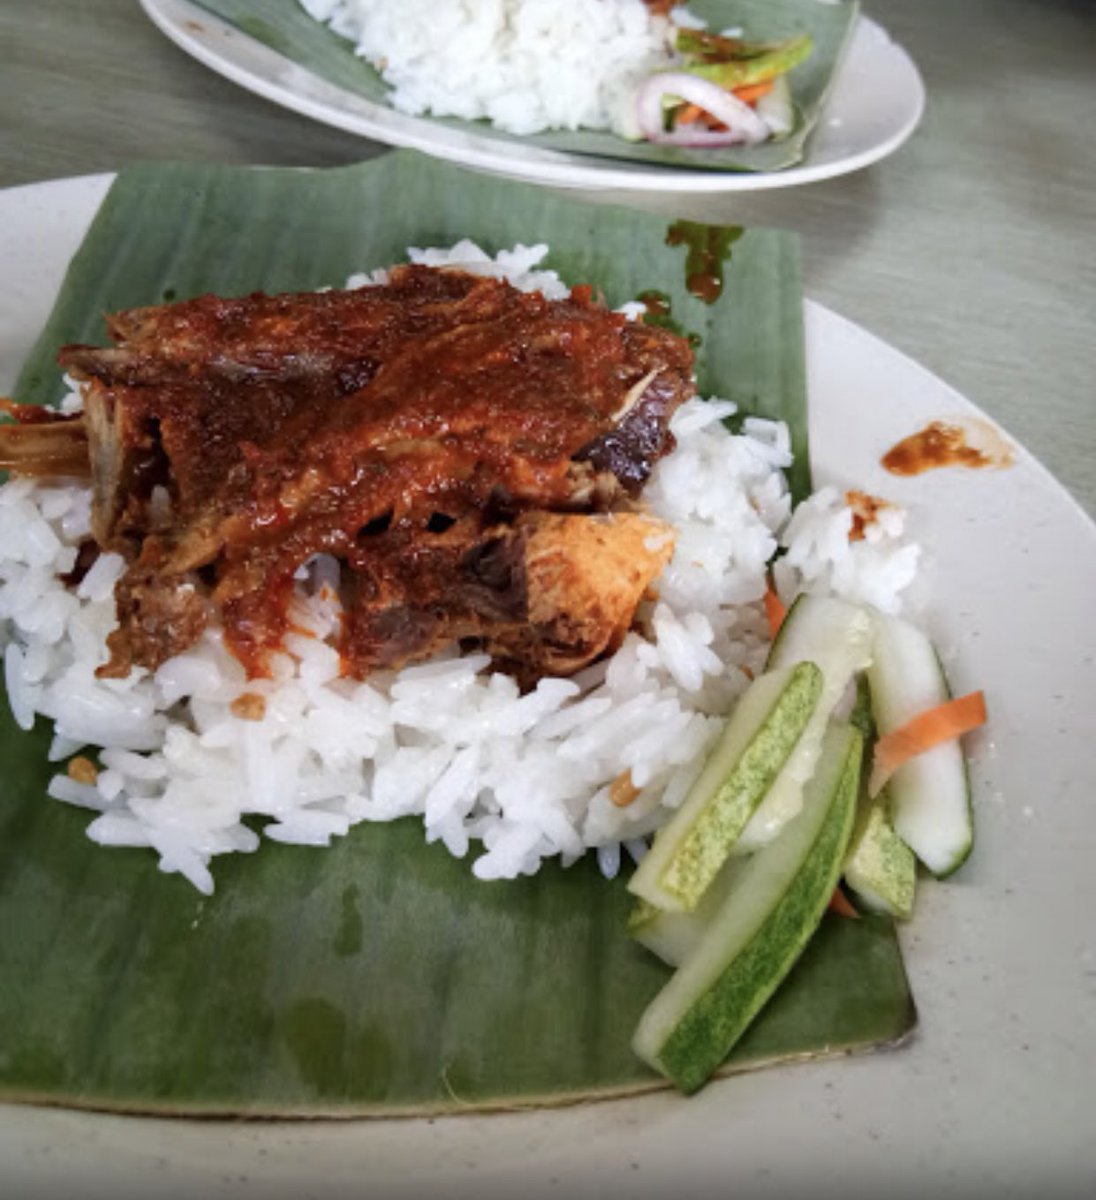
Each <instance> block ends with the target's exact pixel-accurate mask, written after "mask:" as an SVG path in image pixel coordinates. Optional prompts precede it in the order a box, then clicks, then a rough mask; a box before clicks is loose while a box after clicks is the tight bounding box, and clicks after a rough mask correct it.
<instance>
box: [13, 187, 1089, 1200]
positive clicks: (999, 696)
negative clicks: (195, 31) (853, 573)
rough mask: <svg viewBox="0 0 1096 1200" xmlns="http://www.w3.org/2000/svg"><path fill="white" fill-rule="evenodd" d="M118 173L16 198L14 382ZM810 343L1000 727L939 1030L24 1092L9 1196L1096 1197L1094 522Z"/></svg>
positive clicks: (836, 428)
mask: <svg viewBox="0 0 1096 1200" xmlns="http://www.w3.org/2000/svg"><path fill="white" fill-rule="evenodd" d="M108 182H109V181H108V179H107V178H106V177H103V176H98V177H93V178H84V179H75V180H67V181H60V182H57V183H52V184H45V185H38V186H31V187H26V188H20V189H15V190H12V191H8V192H0V261H3V263H4V264H5V270H4V287H3V288H2V289H0V386H9V385H10V382H11V380H12V378H13V376H14V373H15V370H16V368H17V366H18V363H19V360H20V359H21V358H22V356H23V355H24V353H25V351H26V349H27V347H28V346H29V345H30V343H31V341H32V339H33V337H34V335H35V333H36V332H37V330H38V328H39V327H40V325H41V323H42V321H43V319H44V317H45V315H46V313H47V311H48V309H49V306H50V304H51V303H52V299H53V296H54V294H55V292H56V290H57V288H58V286H59V284H60V281H61V276H62V274H63V270H64V265H65V262H66V261H67V258H68V256H69V255H70V254H71V252H72V251H73V250H74V249H75V247H76V246H77V244H78V242H79V240H80V238H81V236H82V234H83V232H84V230H85V228H86V226H87V224H88V221H89V220H90V218H91V216H92V214H93V213H94V211H95V208H96V205H97V204H98V202H99V200H100V199H101V197H102V195H103V193H104V191H105V189H106V187H107V184H108ZM807 353H808V363H809V371H810V404H811V433H812V438H813V448H814V455H815V469H816V476H817V478H818V481H819V482H831V481H832V482H835V483H838V484H840V485H842V486H850V485H856V486H859V487H863V488H866V489H867V490H869V491H875V492H878V493H881V494H884V495H887V496H890V497H891V498H892V499H895V500H898V501H901V502H902V503H904V504H906V505H908V507H909V511H910V513H911V517H912V522H913V525H914V526H915V528H916V531H917V533H918V534H919V536H920V537H921V539H922V540H923V543H924V546H925V548H926V558H927V562H926V569H927V571H928V575H929V578H930V581H931V587H932V591H931V606H930V612H931V624H932V626H933V630H934V632H935V633H936V634H937V636H938V637H939V638H940V640H941V642H942V643H943V644H945V645H946V646H947V647H948V648H949V657H950V661H951V671H952V676H953V682H954V684H955V686H956V688H958V689H961V690H966V689H968V688H972V687H982V688H984V689H985V691H986V695H987V697H988V702H989V710H990V722H991V723H990V727H989V731H988V736H982V737H976V738H975V739H974V742H973V747H974V753H973V767H974V784H975V788H976V796H977V799H978V803H977V822H978V842H977V845H976V848H975V853H974V856H973V857H972V859H971V860H970V861H969V862H968V863H967V864H966V866H964V868H963V869H962V871H961V872H960V873H959V875H958V877H957V878H955V879H954V880H953V881H951V882H948V883H925V884H924V885H923V886H922V888H921V892H920V896H919V899H918V909H917V912H916V914H915V918H914V920H913V922H912V923H911V924H910V926H909V927H908V928H907V929H906V930H904V931H903V938H902V941H903V945H904V948H905V951H906V956H907V964H908V969H909V974H910V978H911V981H912V987H913V992H914V996H915V999H916V1001H917V1004H918V1008H919V1010H920V1017H921V1023H920V1027H919V1030H918V1032H917V1034H916V1036H915V1037H914V1038H913V1040H912V1041H911V1042H910V1043H908V1044H907V1045H906V1046H904V1047H902V1048H901V1049H897V1050H893V1051H889V1052H885V1053H879V1054H873V1055H865V1056H862V1057H857V1058H850V1059H844V1060H832V1061H824V1062H812V1063H804V1064H801V1065H795V1066H785V1067H779V1068H774V1069H770V1070H766V1071H761V1072H758V1073H756V1074H752V1075H744V1076H739V1077H736V1078H733V1079H730V1080H727V1081H724V1082H720V1083H716V1084H713V1085H711V1086H709V1087H708V1088H707V1089H705V1090H704V1091H703V1092H701V1093H700V1094H699V1095H698V1096H696V1097H694V1098H693V1099H691V1100H684V1099H681V1098H680V1097H678V1096H675V1095H672V1094H669V1093H666V1094H659V1095H655V1096H650V1097H645V1098H642V1099H638V1100H632V1101H620V1102H612V1103H603V1104H595V1105H584V1106H579V1107H576V1108H573V1109H566V1110H560V1111H554V1112H545V1111H541V1112H534V1113H529V1114H520V1115H518V1114H515V1115H511V1116H478V1117H451V1118H443V1119H438V1120H435V1121H416V1120H402V1121H401V1120H383V1121H346V1122H322V1121H320V1122H301V1123H296V1124H289V1123H278V1122H263V1123H227V1122H216V1121H186V1120H179V1121H167V1120H159V1119H149V1118H124V1117H112V1116H105V1115H96V1114H81V1113H76V1112H68V1111H64V1110H58V1109H36V1108H32V1107H21V1106H0V1163H3V1169H2V1178H3V1183H4V1184H5V1185H6V1186H5V1187H3V1188H0V1191H2V1192H3V1194H4V1195H10V1196H12V1197H16V1196H18V1197H21V1198H28V1200H30V1198H34V1197H43V1198H45V1197H55V1196H59V1195H64V1196H66V1197H67V1198H69V1200H81V1198H89V1197H102V1198H103V1200H107V1198H109V1200H131V1198H132V1200H138V1198H140V1200H151V1198H155V1197H164V1198H170V1200H178V1198H180V1197H188V1196H195V1197H198V1196H200V1197H203V1198H207V1200H215V1198H218V1197H239V1196H240V1195H241V1194H250V1195H252V1196H262V1197H263V1198H264V1200H266V1198H277V1197H287V1198H288V1197H299V1196H302V1195H310V1196H317V1197H331V1196H355V1197H357V1196H362V1195H378V1196H383V1197H386V1198H387V1197H399V1196H412V1195H447V1196H468V1197H473V1196H474V1197H479V1198H480V1200H483V1198H486V1197H493V1196H513V1195H521V1196H523V1197H525V1198H527V1200H533V1198H537V1197H542V1196H543V1197H561V1196H576V1195H577V1196H582V1197H585V1196H587V1195H593V1194H595V1189H599V1190H600V1193H601V1194H604V1195H616V1194H618V1193H619V1194H621V1195H627V1196H629V1197H656V1196H663V1195H669V1194H677V1195H681V1196H682V1197H693V1196H707V1195H715V1194H717V1193H718V1194H724V1195H729V1194H741V1195H747V1196H749V1197H755V1196H774V1197H777V1196H778V1197H786V1196H788V1195H796V1194H803V1195H809V1196H811V1197H812V1198H813V1197H818V1196H822V1197H829V1196H832V1195H836V1194H838V1192H839V1191H842V1192H844V1193H846V1194H850V1195H852V1196H861V1195H879V1196H881V1195H886V1196H888V1198H895V1200H897V1198H900V1197H905V1196H924V1195H932V1196H933V1197H934V1200H935V1198H939V1197H946V1196H969V1195H974V1196H983V1195H994V1196H995V1197H999V1198H1000V1197H1007V1196H1024V1197H1027V1196H1030V1195H1035V1194H1039V1195H1045V1196H1047V1197H1058V1196H1062V1197H1066V1196H1070V1197H1072V1196H1080V1195H1084V1194H1091V1192H1090V1190H1089V1189H1087V1188H1086V1187H1085V1186H1084V1185H1085V1182H1086V1179H1087V1182H1088V1183H1089V1184H1091V1182H1092V1178H1093V1168H1094V1166H1096V1151H1094V1149H1093V1146H1094V1136H1093V1135H1094V1134H1096V1121H1094V1115H1093V1114H1094V1111H1096V1109H1094V1106H1093V1100H1092V1065H1093V1063H1094V1062H1096V955H1094V945H1093V924H1092V921H1093V913H1094V912H1096V871H1094V870H1093V862H1094V861H1096V807H1094V805H1093V799H1092V784H1093V769H1092V768H1093V761H1094V759H1093V750H1092V746H1093V743H1094V742H1096V716H1094V714H1096V669H1094V662H1093V637H1092V617H1091V597H1092V596H1093V595H1094V594H1096V526H1094V525H1093V524H1092V522H1091V521H1089V519H1088V518H1087V517H1086V516H1085V515H1084V514H1083V512H1082V511H1081V509H1080V508H1079V507H1078V506H1077V505H1076V504H1075V503H1074V502H1073V501H1072V500H1071V499H1070V498H1069V497H1068V495H1067V494H1066V492H1065V491H1064V490H1063V489H1062V488H1061V487H1060V486H1059V485H1058V484H1057V483H1056V482H1055V481H1054V480H1053V479H1052V478H1051V477H1050V475H1049V474H1047V472H1046V471H1045V470H1044V469H1043V468H1042V467H1041V466H1039V465H1038V464H1037V463H1036V462H1035V461H1034V460H1033V459H1032V458H1031V457H1030V456H1029V455H1028V454H1027V453H1025V452H1024V451H1023V450H1022V449H1018V450H1017V457H1016V462H1015V465H1014V466H1012V467H1011V468H1008V469H1006V470H1001V471H986V472H977V471H959V470H946V471H937V472H934V473H931V474H928V475H924V476H921V477H919V478H913V479H908V480H900V479H896V478H895V477H893V476H889V475H887V474H886V473H885V472H884V471H883V470H882V469H881V468H880V467H879V465H878V461H879V457H880V455H881V454H882V453H883V451H885V450H886V449H887V448H888V447H889V446H890V445H891V444H892V443H893V442H894V441H895V440H896V439H898V438H899V437H901V436H903V435H904V434H907V433H910V432H912V431H914V430H916V429H919V428H921V427H922V426H923V425H924V424H925V423H926V422H927V421H929V420H932V419H935V418H940V417H954V416H965V417H977V416H978V413H977V410H976V409H974V408H973V406H972V405H970V404H968V403H967V402H966V401H965V400H963V398H962V397H961V396H959V395H958V394H957V393H955V392H954V391H952V390H951V389H950V388H948V387H947V386H946V385H945V384H943V383H942V382H941V381H940V380H938V379H936V378H935V377H933V376H932V375H930V374H929V373H928V372H926V371H925V370H923V369H922V368H921V367H919V366H917V364H916V363H914V362H912V361H910V360H909V359H907V358H905V357H903V356H902V355H901V354H899V353H897V352H896V351H894V350H892V349H891V348H889V347H888V346H886V345H884V344H883V343H882V342H880V341H878V340H877V339H876V338H874V337H872V336H871V335H870V334H868V333H866V332H864V331H863V330H862V329H859V328H857V327H856V326H855V325H852V324H850V323H849V322H848V321H845V320H843V319H842V318H840V317H838V316H836V315H835V314H833V313H832V312H829V311H827V310H826V309H824V308H822V307H821V306H819V305H817V304H811V303H808V306H807ZM77 916H78V915H77ZM73 986H76V987H78V986H79V980H74V981H73ZM242 1181H246V1182H247V1183H248V1184H250V1185H251V1186H250V1188H249V1189H247V1191H246V1192H244V1190H243V1189H242V1187H241V1183H242Z"/></svg>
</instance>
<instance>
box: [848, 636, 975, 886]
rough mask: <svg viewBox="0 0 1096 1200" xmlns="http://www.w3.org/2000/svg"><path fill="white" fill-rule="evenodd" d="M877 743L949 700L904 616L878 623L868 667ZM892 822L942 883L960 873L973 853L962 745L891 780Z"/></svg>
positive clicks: (931, 753)
mask: <svg viewBox="0 0 1096 1200" xmlns="http://www.w3.org/2000/svg"><path fill="white" fill-rule="evenodd" d="M868 683H869V685H870V686H871V697H872V713H873V715H874V717H875V724H876V728H877V729H878V731H879V734H880V736H885V735H886V734H888V733H891V732H892V731H893V730H895V729H897V728H899V727H900V726H902V725H904V724H905V723H906V722H907V721H910V720H912V719H913V718H914V717H915V716H917V714H918V713H921V712H924V711H925V710H926V709H928V708H933V707H935V706H936V705H938V704H943V703H944V702H945V701H947V700H948V699H949V698H950V691H949V689H948V681H947V677H946V675H945V674H944V668H943V666H942V665H941V663H940V659H939V657H938V656H937V654H936V650H935V649H934V647H933V645H932V642H931V641H930V640H929V639H928V637H926V636H925V634H924V633H922V632H921V630H919V629H917V628H916V627H914V626H913V625H911V624H910V623H909V622H908V621H903V620H902V619H901V618H899V617H888V616H879V617H877V619H876V631H875V653H874V657H873V662H872V665H871V666H870V667H869V668H868ZM887 789H888V790H889V792H890V797H891V820H892V821H893V823H894V828H895V829H896V830H897V832H898V836H899V837H900V838H901V839H902V841H904V842H905V843H906V845H907V846H909V848H910V849H911V850H912V851H913V852H914V854H916V855H917V857H918V858H919V859H920V860H921V862H923V863H924V864H925V866H926V867H927V868H928V869H929V870H930V871H931V872H932V873H933V874H934V875H936V876H937V877H941V878H942V877H943V876H945V875H950V874H951V873H952V872H953V871H955V870H957V869H958V868H959V867H960V866H961V865H962V864H963V862H964V861H965V860H966V858H967V856H968V855H969V854H970V852H971V849H972V848H973V846H974V821H973V816H972V813H971V799H970V783H969V780H968V778H967V768H966V759H965V758H964V756H963V748H962V746H961V745H960V743H959V741H958V740H955V741H951V742H944V743H943V744H942V745H939V746H935V747H933V749H931V750H928V751H926V752H925V753H924V754H919V755H917V757H916V758H911V759H910V760H909V761H908V762H906V763H903V764H902V766H901V767H899V768H898V770H897V771H895V773H894V775H892V776H891V779H890V782H889V783H888V784H887Z"/></svg>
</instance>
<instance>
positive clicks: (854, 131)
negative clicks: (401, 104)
mask: <svg viewBox="0 0 1096 1200" xmlns="http://www.w3.org/2000/svg"><path fill="white" fill-rule="evenodd" d="M141 2H142V5H143V7H144V9H145V11H146V13H147V14H148V16H149V17H150V18H151V20H152V21H153V22H154V23H155V24H156V25H157V27H158V28H159V29H160V30H161V31H162V32H163V33H164V34H166V35H167V37H169V38H170V39H171V40H172V41H173V42H175V43H176V44H177V45H178V46H179V47H181V48H182V49H183V50H184V51H186V52H187V53H188V54H190V55H191V56H192V57H194V58H195V59H197V60H198V61H199V62H201V63H203V64H204V65H205V66H207V67H210V68H211V69H212V70H214V71H216V72H218V73H219V74H221V75H224V76H225V77H226V78H228V79H231V80H232V81H233V82H235V83H237V84H239V85H240V86H242V87H245V88H247V89H249V90H250V91H253V92H255V93H257V94H258V95H260V96H264V97H265V98H266V99H268V100H271V101H273V102H274V103H276V104H280V105H282V106H283V107H285V108H289V109H292V110H293V111H295V112H299V113H302V114H304V115H305V116H307V117H311V118H312V119H314V120H317V121H320V122H322V123H324V124H327V125H333V126H335V127H336V128H339V129H345V130H347V131H349V132H351V133H356V134H360V135H361V136H362V137H366V138H370V139H372V140H374V141H377V142H383V143H387V144H389V145H393V146H403V147H408V148H410V149H414V150H420V151H422V152H423V153H426V154H430V155H433V156H435V157H438V158H442V159H446V160H448V161H451V162H456V163H460V164H461V165H463V166H466V167H472V168H474V169H476V170H483V171H489V172H491V173H493V174H498V175H503V176H506V177H508V178H513V179H524V180H528V181H531V182H538V183H546V184H552V185H554V186H557V187H584V188H619V189H622V190H632V191H659V192H690V193H719V192H738V191H756V190H760V189H767V188H778V187H790V186H793V185H796V184H803V183H811V182H814V181H817V180H820V179H828V178H832V177H833V176H837V175H843V174H846V173H847V172H849V171H855V170H859V169H860V168H862V167H865V166H868V165H869V164H871V163H873V162H877V161H878V160H879V159H882V158H885V157H886V156H887V155H888V154H891V153H893V152H894V151H895V150H897V149H898V147H899V146H901V145H902V143H903V142H904V141H905V140H906V139H907V138H908V137H909V136H910V135H911V134H912V133H913V131H914V129H915V128H916V127H917V124H918V122H919V121H920V119H921V114H922V111H923V109H924V103H925V91H924V86H923V84H922V81H921V77H920V75H919V73H918V70H917V67H916V65H915V64H914V62H913V60H912V59H911V58H910V57H909V55H908V54H907V53H906V52H905V50H903V49H902V47H901V46H899V45H897V44H896V43H895V42H893V41H891V39H890V37H889V36H888V35H887V33H886V31H885V30H884V29H883V28H882V27H881V26H879V25H878V24H877V23H876V22H874V21H872V20H870V19H868V18H867V17H860V18H859V19H858V20H857V21H856V24H855V26H854V28H853V31H852V35H851V37H850V38H849V39H848V44H847V49H846V50H845V52H844V54H843V56H841V57H840V59H839V60H838V61H839V66H838V69H837V71H836V74H835V75H834V76H833V77H832V81H831V80H829V79H828V78H827V79H826V80H825V81H818V86H817V88H816V93H817V95H820V96H821V97H823V98H824V107H823V108H822V110H821V115H820V119H818V121H817V124H816V125H815V127H814V129H813V132H812V133H811V135H810V138H809V140H808V141H807V143H806V149H805V152H804V154H803V157H802V159H801V160H798V154H799V151H798V150H797V151H796V152H795V153H791V154H788V153H786V152H784V151H781V150H780V146H779V143H771V144H765V145H762V146H758V147H753V148H750V149H749V150H748V151H747V152H746V153H742V152H741V151H736V150H732V151H724V152H721V153H723V154H725V155H726V154H732V155H737V157H738V158H740V159H741V160H742V162H743V164H744V165H745V166H749V164H750V162H751V161H753V162H754V163H755V164H756V165H754V166H753V167H751V168H750V169H744V170H712V169H704V170H698V169H696V165H697V152H694V151H691V150H687V149H681V148H671V147H656V148H652V147H643V146H640V147H632V148H629V146H628V143H624V142H621V143H620V146H619V148H617V149H616V151H615V153H617V154H620V155H625V154H628V155H631V154H634V155H636V158H637V161H627V160H626V159H625V158H617V157H613V158H610V157H600V156H599V154H598V150H597V146H598V145H599V144H603V143H604V140H605V139H606V137H607V136H608V135H605V134H600V133H599V134H590V133H587V132H580V133H579V134H577V135H575V134H572V133H571V132H569V131H567V130H560V131H558V132H557V133H551V132H549V133H546V134H544V135H534V137H533V138H531V139H530V138H525V139H523V138H521V137H517V136H513V135H510V134H507V133H504V132H499V131H496V130H493V129H490V128H487V127H485V125H484V123H482V122H474V121H459V120H453V119H444V120H434V119H430V118H426V117H420V116H411V115H408V114H407V113H404V112H398V111H396V110H395V109H393V108H392V107H390V106H389V105H388V104H387V103H386V102H385V100H384V99H383V95H384V88H383V85H382V84H380V82H379V81H377V80H376V78H375V75H374V73H373V72H372V71H370V70H369V69H368V68H366V67H364V66H362V64H361V63H360V62H358V61H356V60H355V59H354V58H353V55H352V52H351V48H350V44H349V43H346V44H345V46H343V45H336V43H338V41H339V39H337V38H336V37H335V36H334V35H333V34H327V31H326V30H324V29H322V28H321V29H320V30H319V34H317V33H316V30H315V29H312V28H309V26H310V25H315V22H311V20H310V19H309V18H308V17H307V16H305V15H304V14H303V12H302V11H301V10H300V9H299V8H298V6H297V4H296V0H278V5H277V9H276V10H275V11H273V12H272V11H271V9H270V8H268V7H267V6H266V5H264V4H261V3H246V2H242V0H231V2H230V3H218V2H216V0H211V2H210V3H208V4H205V5H202V4H194V3H191V2H190V0H141ZM816 2H817V3H818V4H823V3H825V2H826V0H801V3H799V4H797V3H796V2H795V0H782V4H781V6H780V12H781V14H782V19H784V20H790V21H792V22H794V23H795V24H796V27H798V20H797V18H796V11H797V8H803V9H808V10H809V9H810V8H813V7H815V5H816ZM318 7H319V8H322V7H324V6H323V5H320V6H318ZM702 7H703V6H702ZM716 7H717V8H718V9H723V8H726V7H727V6H726V5H717V6H716ZM746 7H747V8H751V7H752V11H754V12H757V13H761V14H762V19H764V16H763V15H764V13H765V9H766V4H765V2H764V0H750V5H748V6H746ZM808 19H809V13H808ZM302 25H303V29H302V28H301V27H302ZM301 34H303V35H304V36H305V37H307V38H308V40H309V42H310V43H312V42H315V43H316V44H315V45H314V46H310V48H309V50H308V51H307V52H302V49H301V46H300V44H299V42H298V41H295V40H294V38H295V37H297V36H299V35H301ZM320 35H326V37H323V36H320ZM324 41H327V42H330V43H331V45H330V46H326V45H324V44H323V43H324ZM359 69H360V70H361V71H363V72H368V74H369V75H370V76H373V79H374V81H373V82H370V80H369V79H368V78H365V77H364V76H363V77H362V79H361V80H359V79H358V78H357V75H356V71H357V70H359ZM575 69H576V70H579V71H581V70H582V68H581V65H579V66H577V67H576V68H575ZM816 115H817V113H816ZM599 139H600V140H601V141H600V143H599ZM613 140H614V141H616V140H617V139H613ZM572 143H573V145H574V147H576V148H577V147H578V146H580V145H581V146H582V147H583V152H581V153H576V152H573V150H572ZM644 156H647V157H658V158H659V159H662V160H665V163H664V162H656V163H654V164H652V163H651V162H645V161H642V159H643V158H644ZM768 163H771V164H772V165H771V166H768V165H766V164H768ZM789 164H793V165H789ZM778 168H782V169H778Z"/></svg>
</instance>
